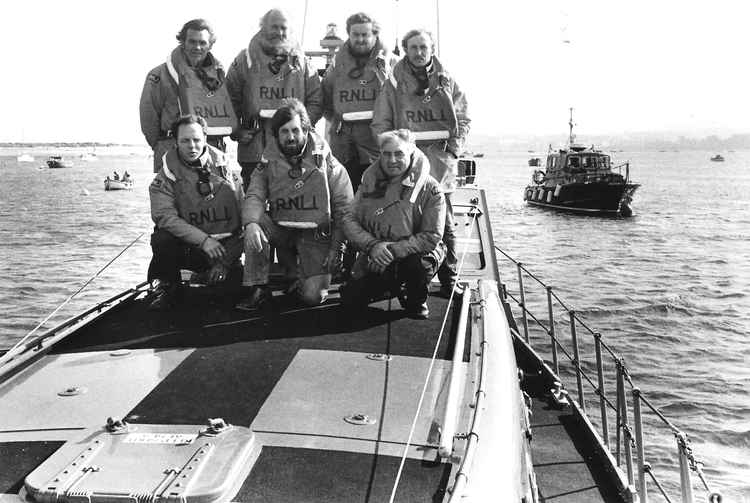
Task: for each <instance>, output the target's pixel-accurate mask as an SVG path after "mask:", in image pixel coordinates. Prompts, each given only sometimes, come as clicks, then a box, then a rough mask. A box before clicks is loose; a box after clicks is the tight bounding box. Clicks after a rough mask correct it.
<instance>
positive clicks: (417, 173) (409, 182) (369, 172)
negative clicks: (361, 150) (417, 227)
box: [360, 147, 430, 203]
mask: <svg viewBox="0 0 750 503" xmlns="http://www.w3.org/2000/svg"><path fill="white" fill-rule="evenodd" d="M429 176H430V167H429V163H428V161H427V157H426V156H425V155H424V154H423V153H422V151H421V150H419V149H418V148H416V147H415V148H414V152H413V153H412V158H411V162H410V163H409V168H408V169H407V170H406V172H405V173H404V174H403V175H402V176H401V182H400V183H401V185H402V186H404V187H406V188H411V189H412V193H411V197H410V198H409V202H410V203H414V202H415V201H416V200H417V197H418V196H419V193H420V192H421V191H422V188H423V187H424V184H425V182H426V181H427V178H428V177H429ZM384 182H386V177H385V173H383V169H382V168H381V167H380V159H379V158H378V159H377V160H375V162H373V163H372V164H371V165H370V167H368V168H367V169H366V170H365V172H364V173H363V174H362V184H361V185H360V186H361V187H364V191H365V192H374V191H375V190H376V187H377V185H378V184H383V183H384ZM391 183H394V182H388V183H387V184H386V185H390V184H391Z"/></svg>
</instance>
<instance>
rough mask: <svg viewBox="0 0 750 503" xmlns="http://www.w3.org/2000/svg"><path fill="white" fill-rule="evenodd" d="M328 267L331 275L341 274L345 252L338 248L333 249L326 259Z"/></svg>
mask: <svg viewBox="0 0 750 503" xmlns="http://www.w3.org/2000/svg"><path fill="white" fill-rule="evenodd" d="M326 263H327V265H328V272H329V273H330V274H338V273H340V272H341V266H342V265H343V264H344V252H343V250H340V249H338V248H332V249H331V251H329V252H328V258H326Z"/></svg>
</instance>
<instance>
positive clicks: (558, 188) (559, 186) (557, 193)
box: [555, 183, 562, 197]
mask: <svg viewBox="0 0 750 503" xmlns="http://www.w3.org/2000/svg"><path fill="white" fill-rule="evenodd" d="M561 190H562V185H560V184H559V183H558V184H557V187H555V197H557V196H559V195H560V191H561Z"/></svg>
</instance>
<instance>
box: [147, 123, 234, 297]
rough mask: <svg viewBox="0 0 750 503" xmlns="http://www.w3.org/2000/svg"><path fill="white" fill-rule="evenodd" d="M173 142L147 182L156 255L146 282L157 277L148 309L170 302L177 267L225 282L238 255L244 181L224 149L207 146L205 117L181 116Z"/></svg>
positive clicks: (152, 238)
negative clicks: (157, 168)
mask: <svg viewBox="0 0 750 503" xmlns="http://www.w3.org/2000/svg"><path fill="white" fill-rule="evenodd" d="M172 130H173V131H175V133H176V136H177V146H176V147H172V148H171V149H169V150H168V151H167V152H166V154H164V159H163V161H164V162H163V165H162V167H161V168H160V169H159V173H157V174H156V177H154V181H153V182H151V185H150V186H149V189H148V191H149V196H150V197H151V218H152V219H153V221H154V223H155V224H156V227H155V229H154V233H153V234H152V235H151V249H152V250H153V253H154V256H153V258H152V259H151V264H150V265H149V268H148V280H149V281H154V280H158V284H157V285H156V288H155V290H154V295H153V300H152V301H151V304H150V305H149V309H152V310H162V309H167V308H169V307H171V305H172V304H173V298H172V293H173V291H174V287H175V285H176V283H177V281H178V280H179V271H180V269H181V268H186V269H191V270H193V271H198V272H203V273H204V274H203V276H204V277H205V280H206V282H207V283H208V284H211V285H212V284H217V283H221V282H223V281H225V280H226V278H227V274H228V272H229V268H230V267H231V266H232V265H234V264H236V263H237V262H238V260H239V258H240V255H242V238H241V237H240V234H241V231H242V227H241V225H240V211H241V204H242V198H243V196H244V194H243V192H242V184H241V182H240V179H239V177H238V176H237V175H236V174H234V173H232V172H230V171H229V170H228V168H227V162H226V158H225V156H224V153H223V152H221V151H220V150H219V149H216V148H214V147H212V146H211V145H208V144H207V143H206V142H207V126H206V121H205V120H204V119H203V118H202V117H200V116H197V115H187V116H184V117H181V118H180V119H179V120H177V122H175V124H174V125H173V126H172Z"/></svg>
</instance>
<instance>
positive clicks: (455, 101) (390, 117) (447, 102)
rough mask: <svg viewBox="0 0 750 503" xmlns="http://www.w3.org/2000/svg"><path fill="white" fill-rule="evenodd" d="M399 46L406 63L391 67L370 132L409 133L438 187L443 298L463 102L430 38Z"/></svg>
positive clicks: (465, 124) (423, 34) (412, 36)
mask: <svg viewBox="0 0 750 503" xmlns="http://www.w3.org/2000/svg"><path fill="white" fill-rule="evenodd" d="M401 46H402V47H403V49H404V51H405V53H406V57H404V58H403V59H402V60H401V61H399V62H398V63H397V64H396V67H395V68H394V69H393V76H392V78H391V79H389V80H388V82H387V83H386V85H385V87H384V88H383V92H381V93H380V95H379V96H378V98H377V99H376V101H375V112H374V116H373V120H372V131H373V133H374V134H375V135H378V134H380V133H382V132H384V131H389V130H392V129H396V128H406V129H410V130H411V131H412V132H414V134H415V137H416V140H417V146H418V147H419V148H420V150H422V152H424V154H425V155H426V156H427V159H428V160H429V161H430V173H431V174H432V176H433V177H434V178H435V179H436V180H437V181H438V182H439V183H440V188H441V189H442V191H443V193H444V195H445V200H446V221H445V229H444V232H443V242H444V243H445V245H446V247H447V255H446V258H445V261H444V262H443V265H442V266H441V267H440V270H439V271H438V278H440V283H441V292H442V293H443V294H444V295H446V296H447V295H449V294H450V292H451V291H452V290H453V286H454V285H455V282H456V274H457V271H456V267H457V264H458V257H457V255H456V237H455V232H454V218H453V207H452V206H451V199H450V195H451V193H452V192H453V191H454V190H455V189H456V175H457V172H458V155H459V154H460V153H461V151H462V149H463V146H464V142H465V140H466V135H467V134H468V133H469V123H470V119H469V116H468V111H467V103H466V96H465V95H464V93H463V91H461V90H460V89H459V87H458V84H457V83H456V81H455V80H454V79H453V77H451V76H450V75H449V74H448V73H447V72H446V70H445V68H444V67H443V65H442V63H441V62H440V60H438V58H437V56H435V54H434V52H435V43H434V41H433V38H432V34H430V33H429V32H428V31H425V30H411V31H409V32H407V33H406V35H404V38H403V39H402V40H401Z"/></svg>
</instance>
